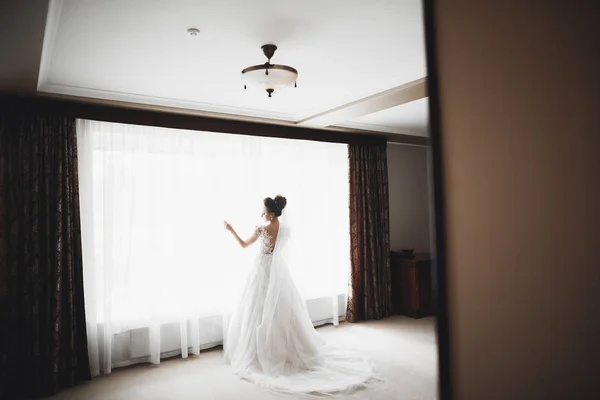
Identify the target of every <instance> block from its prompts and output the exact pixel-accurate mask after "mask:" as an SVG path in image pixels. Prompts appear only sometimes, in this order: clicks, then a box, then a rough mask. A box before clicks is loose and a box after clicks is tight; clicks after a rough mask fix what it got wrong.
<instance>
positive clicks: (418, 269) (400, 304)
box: [390, 252, 433, 318]
mask: <svg viewBox="0 0 600 400" xmlns="http://www.w3.org/2000/svg"><path fill="white" fill-rule="evenodd" d="M390 261H391V269H392V271H391V272H392V274H391V275H392V296H393V301H392V304H393V306H394V312H395V313H396V314H401V315H406V316H409V317H412V318H421V317H424V316H427V315H431V314H432V313H433V294H432V290H431V283H432V282H431V259H430V257H429V254H417V255H415V256H414V257H413V258H408V257H406V256H404V255H403V254H402V253H397V252H392V253H391V259H390Z"/></svg>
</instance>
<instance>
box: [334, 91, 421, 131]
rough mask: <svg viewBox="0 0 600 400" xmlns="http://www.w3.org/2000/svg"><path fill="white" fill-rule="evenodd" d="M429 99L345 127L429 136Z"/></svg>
mask: <svg viewBox="0 0 600 400" xmlns="http://www.w3.org/2000/svg"><path fill="white" fill-rule="evenodd" d="M428 101H429V99H428V98H422V99H419V100H415V101H411V102H410V103H405V104H402V105H399V106H396V107H391V108H388V109H385V110H382V111H378V112H375V113H373V114H367V115H363V116H361V117H358V118H355V119H353V120H351V121H349V122H347V123H344V124H343V126H346V127H349V128H352V127H354V128H357V129H364V130H373V131H381V132H389V133H402V134H407V135H416V136H428V135H429V129H428V127H429V103H428Z"/></svg>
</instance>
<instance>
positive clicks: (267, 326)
mask: <svg viewBox="0 0 600 400" xmlns="http://www.w3.org/2000/svg"><path fill="white" fill-rule="evenodd" d="M263 203H264V207H263V212H262V217H263V219H264V221H265V224H264V225H261V226H258V227H257V228H256V229H255V230H254V234H253V235H252V236H251V237H250V238H249V239H247V240H243V239H241V238H240V236H239V235H238V234H237V233H236V232H235V230H234V229H233V227H232V226H231V225H229V224H228V223H227V222H224V226H225V228H226V229H227V230H228V231H230V232H231V234H232V235H233V237H234V238H235V239H236V240H237V242H238V243H239V244H240V245H241V246H242V247H243V248H246V247H248V246H250V245H252V244H254V243H255V242H257V241H258V242H259V245H260V252H259V254H258V255H257V258H256V260H255V262H254V265H253V267H252V270H251V271H250V275H249V278H248V281H247V283H246V286H245V289H244V291H243V293H242V297H241V301H240V304H239V305H238V307H237V310H236V311H235V312H234V314H233V315H232V316H231V318H230V320H229V324H228V327H226V333H225V340H224V344H223V347H224V357H225V360H226V361H227V362H228V363H230V364H231V366H232V367H233V370H234V372H235V373H236V374H238V375H239V376H240V377H241V378H243V379H246V380H249V381H251V382H255V383H257V384H259V385H262V386H264V387H266V388H268V389H270V390H272V391H275V392H280V393H288V394H330V393H334V392H339V391H345V390H348V389H353V388H357V387H363V386H366V385H367V384H368V383H370V382H372V381H375V380H376V378H375V371H374V368H373V366H372V365H371V363H370V362H369V361H368V360H367V359H364V358H363V357H361V356H359V355H357V354H354V353H352V352H349V351H346V350H342V349H338V348H335V347H333V346H330V345H327V344H326V343H325V341H324V340H323V338H322V337H321V335H320V334H319V333H318V332H317V331H316V330H315V329H314V327H313V324H312V321H311V319H310V317H309V315H308V311H307V309H306V305H305V303H304V299H302V297H301V295H300V293H299V292H298V290H297V288H296V286H295V284H294V282H293V280H292V276H291V273H290V271H289V270H288V268H287V266H286V257H285V254H286V250H287V246H288V244H289V241H290V238H291V235H290V230H289V228H288V227H287V226H286V225H285V224H284V223H282V222H280V220H279V217H281V215H282V212H283V210H284V209H285V206H286V204H287V200H286V199H285V197H282V196H276V197H275V198H274V199H273V198H270V197H268V198H266V199H265V200H264V202H263Z"/></svg>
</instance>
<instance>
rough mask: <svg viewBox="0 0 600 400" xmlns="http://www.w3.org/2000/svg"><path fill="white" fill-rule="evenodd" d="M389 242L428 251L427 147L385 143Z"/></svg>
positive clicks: (392, 244)
mask: <svg viewBox="0 0 600 400" xmlns="http://www.w3.org/2000/svg"><path fill="white" fill-rule="evenodd" d="M387 156H388V175H389V196H390V246H391V249H392V250H400V249H402V248H414V249H415V250H416V251H417V252H429V251H430V237H429V232H430V229H429V191H428V170H427V148H425V147H420V146H407V145H396V144H388V154H387Z"/></svg>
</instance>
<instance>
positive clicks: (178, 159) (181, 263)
mask: <svg viewBox="0 0 600 400" xmlns="http://www.w3.org/2000/svg"><path fill="white" fill-rule="evenodd" d="M78 141H79V157H80V160H79V163H80V190H81V206H82V207H81V208H82V229H83V235H82V236H83V244H84V278H85V291H86V303H87V304H86V308H87V309H86V312H87V314H88V322H89V324H88V326H89V329H91V330H92V331H94V330H95V329H97V328H98V327H101V334H99V337H101V338H102V340H101V343H100V347H105V348H106V346H111V347H108V348H113V347H114V346H113V345H111V342H110V340H111V337H112V336H114V335H116V334H119V333H122V332H127V331H131V330H135V329H140V328H146V327H151V326H155V327H156V326H163V325H164V324H169V323H180V324H181V325H180V326H181V327H182V328H181V329H182V330H185V331H186V332H179V334H181V338H182V339H181V342H182V345H181V346H182V352H184V353H185V351H186V349H184V347H185V348H187V345H186V344H185V343H184V340H183V337H184V336H185V335H188V334H190V335H191V336H194V333H193V332H192V333H190V331H189V330H188V329H187V328H186V327H187V326H188V324H187V322H186V321H192V322H194V323H196V322H197V321H198V320H199V319H201V318H207V317H215V316H217V317H218V316H220V315H221V314H222V313H223V312H225V311H226V310H228V309H229V307H231V306H232V305H233V304H235V303H236V301H237V300H238V299H237V297H236V296H237V295H238V294H239V292H240V287H241V285H242V284H243V283H244V278H245V274H246V273H247V272H248V270H249V268H250V266H251V262H252V257H253V256H254V252H255V251H256V250H257V249H251V250H242V249H240V248H238V246H237V244H236V243H235V242H234V241H233V240H232V238H231V237H230V235H229V234H228V232H226V231H225V230H224V229H223V224H222V221H223V220H227V221H229V222H230V223H231V224H232V225H233V226H234V227H235V228H236V230H237V231H238V233H239V234H240V235H241V236H247V235H250V234H251V232H252V231H253V228H254V226H255V225H257V224H259V223H260V222H261V221H260V214H261V210H262V199H263V198H264V197H266V196H275V195H277V194H282V195H284V196H286V197H287V199H288V207H287V208H286V210H285V211H284V216H283V218H282V221H283V222H285V223H287V224H288V225H289V226H290V228H291V231H292V235H293V247H292V250H293V257H292V258H291V259H290V260H288V262H289V265H290V268H291V270H292V273H293V275H294V278H295V280H296V283H297V285H298V287H299V289H300V291H301V293H302V294H303V296H304V297H305V298H306V299H307V300H309V301H310V300H311V299H312V300H318V299H328V301H327V302H325V303H322V304H323V306H322V307H324V308H325V309H323V310H318V309H316V310H314V309H313V311H314V314H315V315H320V316H322V315H324V313H325V314H327V315H330V316H331V315H332V314H333V313H336V312H337V311H333V312H332V310H334V309H335V310H337V308H336V307H335V306H334V307H333V309H332V303H331V299H332V298H333V297H334V296H338V295H345V293H346V288H347V283H348V270H349V246H350V244H349V242H350V240H349V218H348V159H347V148H346V146H345V145H339V144H328V143H319V142H309V141H298V140H285V139H272V138H258V137H247V136H237V135H223V134H215V133H207V132H190V131H182V130H171V129H163V128H150V127H142V126H131V125H122V124H112V123H103V122H95V121H78ZM315 304H317V303H315ZM319 307H320V306H319ZM309 309H310V307H309ZM319 318H320V317H317V316H315V317H314V318H313V319H319ZM204 321H211V319H204ZM212 321H217V319H215V318H213V319H212ZM203 324H204V325H203ZM206 324H208V322H204V323H200V326H199V328H198V329H200V330H202V329H214V328H215V327H209V326H206ZM192 325H193V324H192ZM192 325H190V326H192ZM159 331H160V329H159ZM163 331H164V329H163ZM184 333H185V335H184ZM93 336H94V335H93V334H92V338H91V340H92V341H94V340H96V339H94V338H93ZM196 336H197V335H196ZM200 336H201V335H200ZM160 340H161V341H163V342H164V338H162V339H160ZM194 340H196V339H194ZM200 341H202V340H201V339H200ZM200 344H201V343H200ZM190 347H194V345H190ZM149 348H150V350H149V352H150V353H152V351H154V350H152V344H149ZM162 350H164V349H159V350H158V351H159V352H162ZM100 352H101V353H102V351H100ZM141 353H143V354H146V353H144V351H142V352H141ZM104 354H105V357H109V360H104V363H105V364H106V363H108V364H110V363H111V361H110V354H108V353H107V352H106V351H104ZM113 358H114V357H113ZM155 358H156V357H155ZM112 364H115V362H114V360H113V361H112ZM105 369H108V370H110V367H108V368H105Z"/></svg>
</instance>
